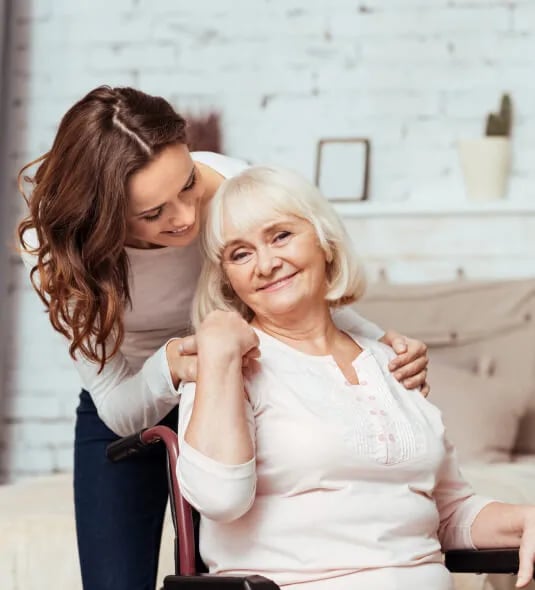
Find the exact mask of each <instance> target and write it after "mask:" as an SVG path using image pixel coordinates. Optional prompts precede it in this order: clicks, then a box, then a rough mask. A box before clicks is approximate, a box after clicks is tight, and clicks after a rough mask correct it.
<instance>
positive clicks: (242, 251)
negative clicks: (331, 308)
mask: <svg viewBox="0 0 535 590" xmlns="http://www.w3.org/2000/svg"><path fill="white" fill-rule="evenodd" d="M225 238H226V239H225V243H226V245H225V248H224V250H223V257H222V262H223V268H224V271H225V274H226V275H227V278H228V280H229V282H230V284H231V286H232V288H233V290H234V292H235V293H236V295H237V296H238V297H239V298H240V299H241V300H242V301H243V302H244V303H245V304H246V305H247V306H248V307H249V308H250V309H251V310H252V311H253V312H254V314H255V315H256V316H259V317H263V316H268V317H273V316H279V317H280V316H285V315H288V314H294V313H295V312H298V311H299V309H302V307H301V306H314V305H317V304H320V305H323V304H324V303H325V295H326V290H327V281H326V257H325V252H324V251H323V249H322V248H321V246H320V244H319V241H318V237H317V235H316V232H315V230H314V227H313V226H312V225H311V224H310V223H309V222H308V221H306V220H305V219H301V218H299V217H294V216H291V215H278V214H274V216H273V218H272V219H270V220H269V221H268V222H267V223H264V224H262V225H261V226H258V227H254V228H252V229H251V230H249V231H247V232H244V233H239V232H235V231H233V230H232V228H229V230H228V231H227V228H225Z"/></svg>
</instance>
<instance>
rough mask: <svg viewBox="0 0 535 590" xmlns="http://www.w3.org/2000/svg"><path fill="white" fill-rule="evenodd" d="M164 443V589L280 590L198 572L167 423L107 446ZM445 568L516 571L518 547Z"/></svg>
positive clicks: (460, 558)
mask: <svg viewBox="0 0 535 590" xmlns="http://www.w3.org/2000/svg"><path fill="white" fill-rule="evenodd" d="M159 443H163V444H164V445H165V447H166V449H167V475H168V480H169V497H170V500H169V501H170V505H171V514H172V518H173V525H174V527H175V533H176V535H175V575H170V576H167V577H166V578H165V579H164V584H163V590H203V589H205V590H210V589H213V588H221V590H280V589H279V586H277V584H275V582H273V581H272V580H268V579H267V578H265V577H263V576H256V575H252V576H245V577H244V576H217V575H209V574H205V573H199V571H198V570H197V568H196V552H195V548H196V543H195V531H194V526H193V516H192V509H191V506H190V505H189V504H188V503H187V502H186V500H184V498H183V497H182V495H181V494H180V487H179V485H178V479H177V477H176V462H177V459H178V452H179V449H178V439H177V435H176V433H175V432H173V431H172V430H171V429H170V428H168V427H167V426H154V427H153V428H146V429H145V430H142V431H141V432H139V433H137V434H134V435H132V436H127V437H125V438H121V439H119V440H118V441H116V442H114V443H112V444H111V445H109V446H108V449H107V456H108V459H110V460H111V461H121V460H122V459H125V458H127V457H130V456H131V455H134V454H136V453H139V452H142V451H143V449H146V447H148V446H150V445H153V444H159ZM446 567H447V568H448V569H449V570H450V571H451V572H463V573H478V574H483V573H486V574H491V573H492V574H516V572H517V571H518V549H480V550H470V549H460V550H454V551H447V552H446Z"/></svg>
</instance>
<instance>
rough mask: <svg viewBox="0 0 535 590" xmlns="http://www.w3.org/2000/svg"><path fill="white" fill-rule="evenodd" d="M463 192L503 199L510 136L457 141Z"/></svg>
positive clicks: (479, 197)
mask: <svg viewBox="0 0 535 590" xmlns="http://www.w3.org/2000/svg"><path fill="white" fill-rule="evenodd" d="M459 156H460V160H461V167H462V170H463V175H464V182H465V187H466V194H467V196H468V197H469V198H470V199H474V200H477V201H494V200H496V199H503V198H504V197H505V195H506V193H507V182H508V180H509V172H510V170H511V140H510V139H509V138H508V137H481V138H479V139H465V140H461V141H460V142H459Z"/></svg>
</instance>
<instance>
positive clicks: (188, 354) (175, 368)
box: [167, 326, 260, 387]
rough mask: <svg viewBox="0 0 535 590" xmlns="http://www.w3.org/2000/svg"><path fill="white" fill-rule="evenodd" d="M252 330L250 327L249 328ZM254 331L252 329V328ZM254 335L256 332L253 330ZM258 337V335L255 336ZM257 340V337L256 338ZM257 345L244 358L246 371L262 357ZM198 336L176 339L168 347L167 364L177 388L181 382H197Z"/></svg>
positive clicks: (243, 362)
mask: <svg viewBox="0 0 535 590" xmlns="http://www.w3.org/2000/svg"><path fill="white" fill-rule="evenodd" d="M249 328H250V326H249ZM250 329H251V330H252V328H250ZM252 331H253V333H254V330H252ZM254 335H255V337H256V334H254ZM256 338H257V337H256ZM256 343H257V345H256V346H255V347H253V348H251V349H250V350H248V351H247V352H246V353H245V354H244V355H243V356H242V365H243V368H244V369H246V368H247V367H249V366H250V363H251V361H252V360H253V359H257V358H258V357H259V356H260V350H259V349H258V340H256ZM197 353H198V346H197V336H195V335H192V336H186V337H185V338H174V339H173V340H171V341H170V342H169V344H168V345H167V362H168V365H169V369H170V372H171V378H172V380H173V384H174V386H175V387H178V384H179V383H180V381H194V382H195V381H197V359H198V357H197Z"/></svg>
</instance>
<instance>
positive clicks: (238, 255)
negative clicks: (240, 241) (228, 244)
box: [230, 250, 250, 262]
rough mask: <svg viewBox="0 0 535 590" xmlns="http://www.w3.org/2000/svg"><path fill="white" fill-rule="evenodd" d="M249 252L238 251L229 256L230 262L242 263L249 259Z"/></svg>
mask: <svg viewBox="0 0 535 590" xmlns="http://www.w3.org/2000/svg"><path fill="white" fill-rule="evenodd" d="M249 255H250V252H247V251H246V250H238V251H236V252H233V253H232V254H231V255H230V259H231V260H232V262H244V261H245V260H247V259H248V258H249Z"/></svg>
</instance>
